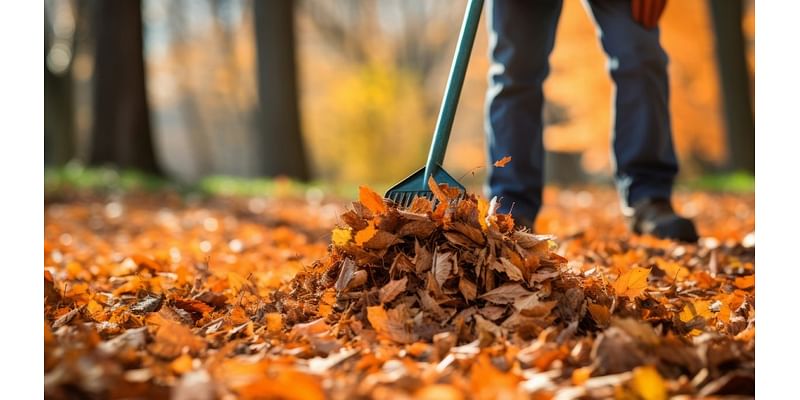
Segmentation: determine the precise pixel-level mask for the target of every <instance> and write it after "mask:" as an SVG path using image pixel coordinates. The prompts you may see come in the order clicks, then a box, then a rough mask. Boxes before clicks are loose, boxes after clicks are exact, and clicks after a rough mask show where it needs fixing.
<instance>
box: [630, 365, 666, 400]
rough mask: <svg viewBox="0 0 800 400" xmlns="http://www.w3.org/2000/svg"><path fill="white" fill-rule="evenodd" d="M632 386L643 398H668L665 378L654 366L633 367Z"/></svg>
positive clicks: (644, 399)
mask: <svg viewBox="0 0 800 400" xmlns="http://www.w3.org/2000/svg"><path fill="white" fill-rule="evenodd" d="M631 388H632V389H633V391H634V392H636V394H638V395H639V398H641V399H642V400H664V399H666V398H667V387H666V386H665V385H664V379H663V378H661V375H660V374H659V373H658V371H657V370H656V369H655V368H654V367H652V366H649V365H648V366H644V367H636V368H634V369H633V379H632V380H631Z"/></svg>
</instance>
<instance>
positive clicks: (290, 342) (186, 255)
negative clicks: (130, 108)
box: [44, 189, 755, 399]
mask: <svg viewBox="0 0 800 400" xmlns="http://www.w3.org/2000/svg"><path fill="white" fill-rule="evenodd" d="M439 195H440V196H444V197H442V198H443V199H445V198H446V197H447V193H446V192H443V193H439ZM360 200H361V202H357V203H354V204H348V203H345V202H330V203H329V202H326V201H321V199H320V198H319V196H318V195H317V194H316V193H315V192H313V191H310V192H309V195H308V196H306V198H304V199H287V198H282V199H270V198H192V197H191V196H189V197H186V196H184V197H181V196H178V195H175V194H170V193H158V194H128V195H106V196H77V197H74V196H71V197H61V198H57V199H56V198H53V199H51V201H48V202H46V204H45V210H44V212H45V248H44V253H45V254H44V267H45V272H44V285H45V298H44V320H45V338H44V339H45V343H44V344H45V354H44V358H45V371H44V374H45V393H46V395H47V396H48V397H52V398H86V397H88V398H123V397H124V398H136V397H140V398H178V399H213V398H286V399H295V398H296V399H300V398H303V399H305V398H312V399H314V398H331V399H351V398H425V399H460V398H487V399H493V398H543V399H546V398H560V399H567V398H609V397H616V398H623V399H636V398H642V399H659V398H666V397H667V396H681V395H685V396H686V397H687V398H691V397H696V396H705V395H716V396H726V395H732V396H735V395H744V396H752V394H753V392H754V382H753V378H754V374H755V352H754V346H755V289H754V276H755V265H754V260H755V257H754V256H755V242H754V236H753V231H754V226H755V221H754V211H753V210H754V199H753V195H752V194H749V195H747V194H744V195H723V194H707V193H699V192H695V193H679V194H677V195H676V203H677V205H678V208H679V209H680V210H681V211H682V212H683V213H684V214H687V215H692V216H694V217H695V219H696V221H697V223H698V226H699V231H700V234H701V236H702V239H701V241H700V242H699V243H698V244H692V245H688V244H680V243H675V242H672V241H667V240H657V239H654V238H650V237H638V236H632V235H630V234H629V233H628V232H627V230H626V228H625V226H624V224H623V221H622V217H621V215H620V212H619V207H618V203H617V199H616V195H615V193H614V192H613V191H611V190H607V189H603V190H600V189H588V190H555V189H548V190H547V191H546V193H545V208H544V210H543V213H542V215H541V216H540V218H539V220H538V221H537V232H536V233H538V234H552V235H554V237H548V236H544V235H534V234H531V233H528V232H515V231H514V230H513V229H510V228H511V225H510V224H509V220H508V219H507V218H506V217H504V216H499V215H494V214H493V212H492V206H491V204H490V203H488V202H486V201H483V200H478V199H475V198H468V199H466V200H462V201H453V202H452V203H451V204H449V206H448V205H447V204H444V205H441V206H437V207H435V208H434V207H431V206H432V205H431V204H424V203H422V202H418V203H417V204H416V205H415V206H413V207H411V209H408V210H397V209H395V208H393V207H391V205H390V204H385V203H382V202H380V201H378V199H376V198H375V196H374V195H373V193H372V192H370V191H368V190H365V191H363V192H362V194H361V197H360ZM445 200H446V199H445Z"/></svg>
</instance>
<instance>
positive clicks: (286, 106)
mask: <svg viewBox="0 0 800 400" xmlns="http://www.w3.org/2000/svg"><path fill="white" fill-rule="evenodd" d="M253 13H254V17H255V35H256V51H257V53H258V97H259V102H260V109H259V113H258V122H259V125H258V126H259V128H260V132H259V134H258V135H257V136H258V137H257V138H256V139H257V140H256V141H254V142H255V143H260V147H259V148H258V151H259V154H258V155H257V156H258V157H259V158H260V160H261V163H260V164H261V165H260V168H259V169H260V172H261V173H262V174H264V175H267V176H278V175H283V176H288V177H291V178H295V179H299V180H308V179H309V177H310V176H309V171H308V162H307V160H306V153H305V148H304V145H303V137H302V134H301V132H300V116H299V111H298V95H297V76H296V74H297V71H296V66H295V54H294V48H295V40H294V1H288V0H281V1H258V0H256V1H253Z"/></svg>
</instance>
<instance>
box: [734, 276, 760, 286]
mask: <svg viewBox="0 0 800 400" xmlns="http://www.w3.org/2000/svg"><path fill="white" fill-rule="evenodd" d="M733 284H734V285H736V287H737V288H739V289H748V288H751V287H753V286H755V284H756V276H755V275H748V276H740V277H738V278H736V280H734V281H733Z"/></svg>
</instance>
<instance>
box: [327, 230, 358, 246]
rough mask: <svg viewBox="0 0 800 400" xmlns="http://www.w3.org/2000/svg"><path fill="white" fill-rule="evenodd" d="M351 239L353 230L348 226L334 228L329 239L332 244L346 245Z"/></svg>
mask: <svg viewBox="0 0 800 400" xmlns="http://www.w3.org/2000/svg"><path fill="white" fill-rule="evenodd" d="M352 239H353V231H352V230H351V229H350V228H335V229H334V230H333V232H332V233H331V241H332V242H333V245H334V246H339V247H341V246H346V245H347V244H348V243H350V240H352Z"/></svg>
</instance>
